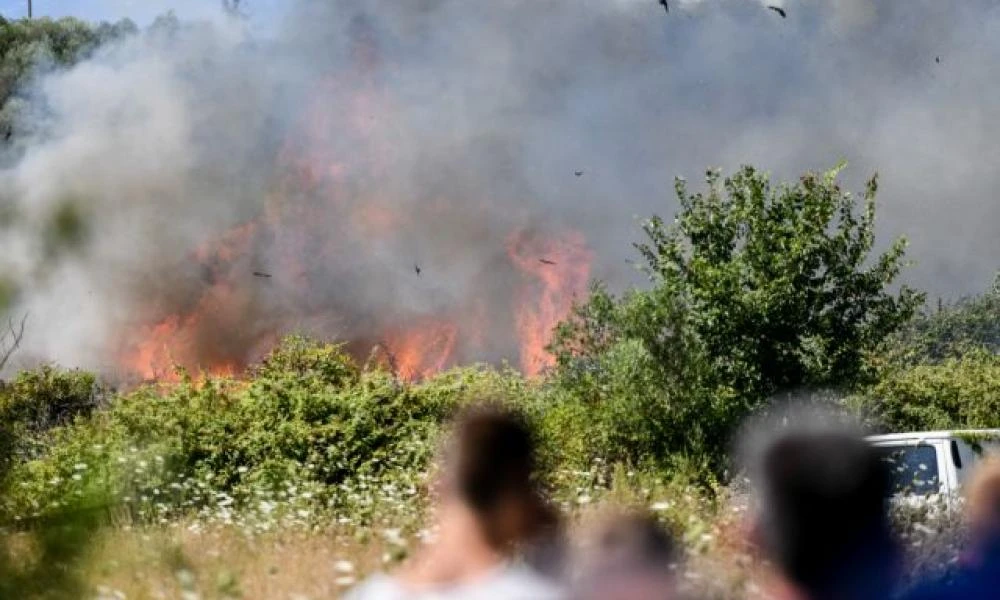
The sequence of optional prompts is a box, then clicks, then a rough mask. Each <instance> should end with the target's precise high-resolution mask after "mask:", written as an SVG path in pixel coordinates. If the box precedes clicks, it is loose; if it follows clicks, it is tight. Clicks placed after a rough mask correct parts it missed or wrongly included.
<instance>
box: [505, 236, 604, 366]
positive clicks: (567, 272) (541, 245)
mask: <svg viewBox="0 0 1000 600" xmlns="http://www.w3.org/2000/svg"><path fill="white" fill-rule="evenodd" d="M507 255H508V256H509V257H510V260H511V261H512V262H513V263H514V264H515V265H516V266H517V267H518V268H519V269H520V270H521V271H522V272H523V273H525V274H526V275H528V276H529V278H530V279H531V281H528V282H526V283H525V285H524V286H523V287H522V288H521V289H520V290H519V293H518V295H519V298H518V301H517V302H516V304H515V322H516V324H517V331H518V334H519V337H520V340H521V370H522V371H523V372H524V373H525V374H526V375H529V376H532V375H537V374H539V373H540V372H541V371H543V370H544V369H545V368H547V367H550V366H552V364H553V360H554V359H553V357H552V355H551V354H549V353H548V352H547V350H546V347H547V346H548V344H549V342H550V340H551V333H552V330H553V329H554V328H555V326H556V325H557V324H558V323H559V322H560V321H562V320H563V319H565V318H566V316H567V315H568V314H569V312H570V310H571V309H572V308H573V302H574V301H576V299H577V298H578V297H579V296H580V295H582V294H583V293H584V292H585V291H586V288H587V283H588V281H589V280H590V264H591V262H592V260H593V254H592V252H591V251H590V250H589V249H588V248H587V244H586V240H585V239H584V237H583V235H582V234H580V233H578V232H571V233H569V234H567V235H564V236H562V237H557V238H546V239H541V238H539V237H537V236H534V237H533V236H530V235H528V234H527V233H526V232H525V231H518V232H515V233H514V234H513V235H512V236H511V237H510V239H509V240H508V242H507Z"/></svg>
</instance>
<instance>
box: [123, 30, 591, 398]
mask: <svg viewBox="0 0 1000 600" xmlns="http://www.w3.org/2000/svg"><path fill="white" fill-rule="evenodd" d="M351 31H352V38H353V40H352V43H353V47H352V50H351V52H350V56H351V57H352V61H351V63H350V67H349V68H348V69H346V71H345V72H340V73H336V74H332V75H329V76H327V77H326V78H325V79H324V80H322V81H321V82H320V83H319V84H318V85H316V86H314V88H313V90H312V91H311V92H310V94H309V95H308V100H307V105H306V107H305V110H303V111H302V113H301V116H300V118H299V120H298V122H297V123H296V124H294V125H293V126H292V128H291V131H290V132H289V133H288V135H287V138H286V140H285V142H284V143H283V144H282V146H281V149H280V152H279V153H278V156H277V161H276V164H275V167H274V172H273V175H272V176H271V179H272V181H273V182H274V184H273V185H272V189H271V191H270V192H269V194H268V198H267V201H266V203H265V205H264V208H263V210H262V211H261V212H260V214H258V215H257V216H255V217H252V218H250V219H249V220H247V221H245V222H242V223H240V224H238V225H236V226H234V227H232V228H230V229H229V230H228V231H226V232H224V233H223V234H222V235H220V236H218V237H216V238H214V239H209V240H207V241H206V242H205V243H203V244H201V245H200V246H198V247H196V248H192V249H191V250H190V251H189V252H188V253H187V257H186V258H185V259H184V260H183V262H182V264H181V265H178V266H177V269H178V270H179V271H180V272H184V273H187V274H188V276H186V277H184V278H183V281H184V284H183V285H180V286H179V288H178V289H177V290H171V291H170V292H169V293H167V294H165V295H163V294H158V295H156V297H153V298H150V299H149V301H148V302H146V303H144V306H145V307H146V308H145V310H144V311H142V312H143V313H144V314H143V315H142V318H141V319H139V320H138V321H137V322H134V323H133V324H132V325H131V326H130V327H129V329H128V332H127V334H126V335H125V336H124V337H123V338H122V340H121V347H120V348H119V350H118V352H117V354H118V356H119V357H120V358H119V364H120V366H121V367H122V368H123V369H124V371H125V374H126V377H131V378H138V379H141V380H170V379H172V378H174V377H175V366H181V367H184V368H187V369H188V370H190V371H194V372H198V371H204V372H208V373H211V374H217V375H219V374H222V375H239V374H240V373H241V372H242V371H243V370H244V369H245V368H246V367H247V366H248V365H249V364H251V363H253V362H254V361H256V360H258V359H259V358H260V357H261V356H263V354H264V353H266V352H267V351H268V350H269V349H270V348H271V347H273V346H274V344H275V343H276V342H277V341H278V340H279V339H280V338H281V337H282V336H284V335H286V334H290V333H299V332H302V333H307V334H309V335H315V336H321V337H324V338H328V339H336V340H339V341H342V342H344V343H345V344H346V347H347V348H348V350H349V351H350V352H351V354H353V355H354V356H355V358H356V359H358V360H360V361H366V360H368V361H371V360H375V361H377V362H378V363H380V364H382V365H383V366H384V367H386V368H388V369H390V370H391V371H392V372H393V373H395V374H396V375H397V376H399V377H402V378H405V379H409V380H414V379H422V378H425V377H428V376H430V375H432V374H434V373H436V372H438V371H440V370H442V369H445V368H448V367H450V366H453V365H455V364H458V363H466V362H470V361H487V362H499V361H509V362H511V363H513V364H516V365H518V366H519V367H520V368H521V369H522V371H523V372H524V373H525V374H527V375H536V374H538V373H540V372H541V371H542V370H544V369H545V368H546V367H547V366H550V365H551V364H552V359H551V357H550V356H549V354H548V353H547V351H546V346H547V344H548V342H549V340H550V337H551V332H552V329H553V328H554V327H555V325H556V324H557V323H558V322H559V321H560V320H562V319H563V318H565V317H566V316H567V315H568V314H569V312H570V309H571V308H572V305H573V302H574V300H576V299H578V298H579V299H583V296H584V294H585V292H586V287H587V284H588V280H589V278H590V273H591V261H592V259H593V255H592V252H591V251H590V249H589V248H588V246H587V241H586V239H585V237H584V235H583V234H582V233H580V232H579V231H576V230H575V229H573V228H571V227H569V226H566V225H561V224H559V223H553V222H552V221H551V220H549V221H548V222H546V223H541V222H534V221H535V219H534V218H533V217H532V216H531V215H525V216H524V218H523V219H522V222H523V223H522V224H514V225H512V226H511V230H509V231H507V232H506V233H502V232H500V233H498V232H495V227H496V226H495V225H494V224H493V223H490V222H489V221H490V219H491V213H490V211H488V210H477V207H482V208H485V207H483V204H485V203H486V201H480V202H475V201H472V200H471V199H470V198H468V197H466V196H464V193H465V190H464V189H461V188H459V189H456V190H434V192H433V195H429V194H428V191H427V190H421V189H400V188H398V187H397V186H394V185H392V184H391V183H388V184H387V183H386V182H387V181H389V182H391V181H392V176H391V174H392V172H393V171H394V170H395V169H399V168H402V166H401V162H402V161H401V160H400V158H399V157H397V156H396V155H395V153H396V151H397V148H396V146H395V142H396V138H397V137H398V136H399V135H400V134H401V132H402V131H404V130H405V128H406V126H407V123H406V122H405V120H404V119H402V118H401V117H400V116H399V113H398V107H397V101H396V100H395V99H394V98H393V97H391V94H390V93H389V92H388V91H387V89H386V88H384V87H383V86H381V85H380V83H379V81H380V78H381V76H382V61H381V59H380V57H379V52H378V48H377V44H376V41H375V38H374V36H373V34H372V33H371V30H370V27H368V26H367V25H366V24H365V22H364V21H358V22H357V23H355V25H354V26H353V28H352V30H351ZM434 223H441V224H454V225H456V226H458V227H459V233H458V236H459V239H455V237H456V234H455V233H453V232H452V231H450V230H440V231H439V230H437V229H435V228H434V227H433V224H434ZM429 225H430V227H429ZM490 245H492V247H489V246H490ZM472 246H474V247H475V250H474V251H470V249H469V247H472ZM484 246H487V247H486V249H485V251H484V250H483V247H484ZM421 254H426V256H423V257H422V256H421ZM456 275H457V278H458V279H459V280H461V282H460V285H457V286H456V284H455V281H454V280H455V279H456ZM373 281H374V282H376V283H375V284H373V283H372V282H373Z"/></svg>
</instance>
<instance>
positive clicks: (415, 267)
mask: <svg viewBox="0 0 1000 600" xmlns="http://www.w3.org/2000/svg"><path fill="white" fill-rule="evenodd" d="M413 270H414V271H416V273H417V277H420V273H421V272H423V269H421V268H420V265H418V264H416V263H413Z"/></svg>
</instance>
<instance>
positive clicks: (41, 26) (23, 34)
mask: <svg viewBox="0 0 1000 600" xmlns="http://www.w3.org/2000/svg"><path fill="white" fill-rule="evenodd" d="M137 31H138V29H137V28H136V26H135V24H134V23H133V22H132V21H129V20H127V19H126V20H122V21H119V22H118V23H114V24H110V23H100V24H90V23H86V22H84V21H80V20H78V19H73V18H63V19H58V20H53V19H48V18H43V19H31V20H29V19H20V20H13V21H10V20H7V19H4V18H3V17H0V146H2V145H4V144H5V143H9V142H10V141H11V138H14V137H15V136H16V134H18V127H17V125H18V120H19V118H21V117H23V116H24V114H23V112H24V110H25V108H26V106H27V105H28V104H29V95H28V88H29V87H30V82H31V78H32V76H33V75H34V74H36V73H38V72H44V71H47V70H51V69H55V68H65V67H68V66H71V65H73V64H75V63H76V62H78V61H80V60H83V59H85V58H87V57H89V56H91V55H93V53H94V52H95V51H96V50H97V49H98V48H99V47H100V46H102V45H103V44H106V43H108V42H110V41H113V40H118V39H122V38H124V37H126V36H128V35H131V34H134V33H136V32H137Z"/></svg>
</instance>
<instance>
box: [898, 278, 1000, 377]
mask: <svg viewBox="0 0 1000 600" xmlns="http://www.w3.org/2000/svg"><path fill="white" fill-rule="evenodd" d="M973 350H986V351H988V352H992V353H997V352H1000V276H998V277H997V279H996V281H995V282H994V284H993V288H992V289H990V290H989V291H987V292H986V293H984V294H978V295H975V296H969V297H966V298H962V299H960V300H958V301H957V302H954V303H951V304H944V303H941V304H939V305H938V306H937V308H936V309H935V310H933V311H932V312H926V313H922V314H920V315H918V316H917V317H916V318H915V319H913V320H912V321H911V322H910V323H909V324H907V326H906V327H905V328H904V329H903V330H902V331H901V332H900V333H899V335H897V336H895V337H894V338H893V339H892V340H891V343H890V344H889V345H888V347H887V351H886V352H885V359H886V360H889V361H896V362H900V361H901V362H903V363H905V364H910V365H914V364H918V363H927V362H929V363H938V362H941V361H942V360H945V359H948V358H955V357H960V356H962V355H963V354H966V353H967V352H969V351H973Z"/></svg>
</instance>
